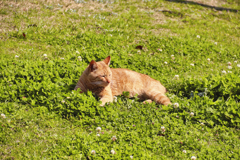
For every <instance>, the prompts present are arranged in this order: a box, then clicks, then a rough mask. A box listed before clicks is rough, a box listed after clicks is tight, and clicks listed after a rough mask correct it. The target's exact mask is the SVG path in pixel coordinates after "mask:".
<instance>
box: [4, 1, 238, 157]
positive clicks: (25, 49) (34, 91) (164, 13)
mask: <svg viewBox="0 0 240 160" xmlns="http://www.w3.org/2000/svg"><path fill="white" fill-rule="evenodd" d="M28 2H29V4H25V1H24V2H22V1H19V2H12V3H11V4H8V3H7V2H5V1H4V2H3V3H4V5H3V8H1V10H0V14H1V15H2V16H3V20H2V24H3V25H2V28H1V32H0V38H1V39H2V41H0V53H1V54H0V114H1V117H0V157H1V159H14V158H15V159H130V157H131V156H133V159H190V158H191V156H195V157H197V158H198V159H239V155H240V145H239V144H240V142H239V127H240V110H239V107H240V106H239V100H240V76H239V75H240V72H239V66H240V64H239V63H240V62H239V57H240V55H239V43H240V42H239V39H238V37H239V31H238V30H237V29H238V28H239V18H240V17H239V13H232V12H225V11H223V12H219V11H214V10H212V9H209V8H204V7H202V6H197V5H191V4H189V5H186V4H184V3H175V2H172V1H161V0H159V1H157V0H143V1H105V0H100V1H97V2H96V1H87V0H86V1H84V0H75V1H73V3H70V2H69V3H68V4H65V3H64V2H59V3H60V4H54V3H50V2H45V1H27V2H26V3H28ZM228 2H231V3H233V2H234V1H228ZM231 3H225V4H224V7H230V8H239V7H238V6H235V5H233V4H231ZM16 4H18V5H16ZM26 5H27V6H30V7H29V8H28V10H26V8H21V7H22V6H26ZM16 6H19V7H16ZM80 7H81V8H80ZM38 18H40V19H38ZM137 46H139V47H137ZM108 55H111V65H110V67H112V68H128V69H131V70H134V71H137V72H140V73H143V74H147V75H149V76H151V77H153V78H154V79H157V80H159V81H160V82H161V83H162V84H163V85H164V86H166V88H167V89H168V93H167V96H168V97H170V99H171V102H172V103H173V105H169V106H162V105H157V104H155V102H153V103H151V104H143V103H142V102H141V101H139V100H138V99H137V98H136V96H135V97H134V98H131V99H129V98H128V97H129V93H128V92H124V93H123V94H122V95H121V96H118V97H117V101H114V102H113V103H110V104H107V105H106V106H104V107H100V106H99V104H100V102H99V100H98V99H97V98H96V97H94V96H93V95H92V93H91V92H87V93H83V94H80V93H79V92H80V90H77V91H75V90H74V87H75V85H76V83H77V81H78V79H79V77H80V75H81V74H82V72H83V71H84V70H85V68H86V67H87V65H88V63H89V62H90V61H91V60H92V59H94V60H96V61H100V60H103V59H104V58H106V57H107V56H108ZM229 62H230V63H229ZM176 75H178V76H176ZM97 127H101V130H97ZM114 136H116V137H115V138H114ZM93 150H94V151H93ZM111 150H114V152H115V153H116V154H112V153H113V151H111ZM183 150H185V151H186V153H184V152H185V151H184V152H183Z"/></svg>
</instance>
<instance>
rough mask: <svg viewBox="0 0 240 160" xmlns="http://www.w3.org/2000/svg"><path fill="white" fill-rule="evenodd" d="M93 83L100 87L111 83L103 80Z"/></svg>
mask: <svg viewBox="0 0 240 160" xmlns="http://www.w3.org/2000/svg"><path fill="white" fill-rule="evenodd" d="M91 84H93V85H96V86H99V87H106V86H108V85H109V84H110V83H107V82H101V81H96V82H91Z"/></svg>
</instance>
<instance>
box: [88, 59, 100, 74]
mask: <svg viewBox="0 0 240 160" xmlns="http://www.w3.org/2000/svg"><path fill="white" fill-rule="evenodd" d="M89 68H90V70H91V72H92V71H94V70H96V69H97V68H98V67H97V63H96V62H95V61H94V60H92V61H91V62H90V64H89Z"/></svg>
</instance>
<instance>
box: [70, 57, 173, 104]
mask: <svg viewBox="0 0 240 160" xmlns="http://www.w3.org/2000/svg"><path fill="white" fill-rule="evenodd" d="M110 59H111V58H110V56H108V57H107V58H106V59H105V60H103V61H100V62H95V61H94V60H92V61H91V62H90V64H89V66H88V67H87V68H86V70H85V71H84V72H83V74H82V75H81V76H80V78H79V80H78V83H77V85H76V87H75V90H77V89H78V88H80V89H81V91H82V92H86V91H88V90H90V91H92V92H93V93H94V94H95V95H96V96H98V97H99V98H100V100H101V101H102V104H101V106H103V105H104V104H105V103H107V102H112V101H113V96H117V95H121V94H122V92H123V91H128V92H129V93H130V96H131V97H133V96H135V95H136V94H137V95H138V97H139V98H140V99H141V100H146V102H149V103H150V102H151V101H152V100H153V101H155V102H156V103H158V104H163V105H168V104H171V102H170V100H169V98H168V97H167V96H166V95H165V93H166V88H165V87H164V86H163V85H162V84H161V83H160V82H159V81H157V80H155V79H152V78H151V77H149V76H148V75H145V74H141V73H137V72H134V71H131V70H128V69H121V68H116V69H113V68H110V67H109V65H110Z"/></svg>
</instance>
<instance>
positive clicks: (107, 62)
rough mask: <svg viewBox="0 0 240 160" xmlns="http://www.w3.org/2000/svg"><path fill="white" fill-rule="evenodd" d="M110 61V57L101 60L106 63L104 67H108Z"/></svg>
mask: <svg viewBox="0 0 240 160" xmlns="http://www.w3.org/2000/svg"><path fill="white" fill-rule="evenodd" d="M110 61H111V57H110V56H108V57H107V58H106V59H104V60H103V62H104V63H106V65H108V66H109V65H110Z"/></svg>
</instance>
